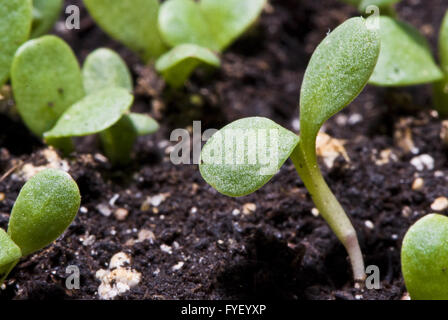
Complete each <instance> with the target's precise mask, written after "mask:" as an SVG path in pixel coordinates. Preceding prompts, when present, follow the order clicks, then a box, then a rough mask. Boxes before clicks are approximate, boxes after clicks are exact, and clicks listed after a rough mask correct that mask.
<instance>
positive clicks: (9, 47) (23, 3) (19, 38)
mask: <svg viewBox="0 0 448 320" xmlns="http://www.w3.org/2000/svg"><path fill="white" fill-rule="evenodd" d="M32 19H33V18H32V4H31V0H8V1H1V2H0V87H2V86H3V84H4V83H5V81H6V80H7V79H8V78H9V72H10V69H11V63H12V59H13V57H14V54H15V52H16V50H17V48H19V47H20V45H21V44H22V43H24V42H25V41H26V40H27V39H28V36H29V34H30V30H31V22H32Z"/></svg>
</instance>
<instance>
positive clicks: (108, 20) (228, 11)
mask: <svg viewBox="0 0 448 320" xmlns="http://www.w3.org/2000/svg"><path fill="white" fill-rule="evenodd" d="M265 3H266V0H245V1H240V0H226V1H221V0H201V1H200V2H195V1H193V0H168V1H165V2H164V3H163V4H162V5H160V4H159V1H158V0H132V1H121V2H120V3H119V4H117V5H116V6H115V5H114V6H113V7H112V6H110V4H109V1H107V0H86V1H85V4H86V6H87V8H88V10H89V12H90V14H91V15H92V17H93V18H94V19H95V20H96V21H97V22H98V24H99V25H100V26H101V27H102V28H103V29H104V30H105V31H106V32H108V33H109V34H110V35H111V36H112V37H113V38H115V39H117V40H118V41H121V42H122V43H124V44H125V45H126V46H128V47H129V48H131V49H132V50H134V51H136V52H137V53H138V54H139V55H140V56H141V57H142V58H143V59H144V60H145V61H147V62H148V61H150V60H152V59H156V58H158V61H157V62H156V65H155V67H156V69H157V71H158V72H160V73H161V74H162V75H163V77H164V78H165V80H166V81H167V82H168V83H169V84H170V85H171V86H173V87H179V86H181V85H182V84H183V83H184V82H185V80H186V79H187V78H188V77H189V76H190V74H191V73H192V72H193V70H194V69H195V68H196V67H197V66H198V65H200V64H202V65H204V64H206V65H210V66H212V67H219V65H220V61H219V58H218V57H217V56H216V54H215V53H214V52H221V51H223V50H224V49H225V48H227V47H228V46H229V45H230V44H231V43H232V42H233V41H235V39H237V38H238V37H239V36H241V34H243V33H244V32H245V31H246V30H247V29H248V28H249V27H250V26H251V25H252V24H253V23H254V22H255V21H256V19H257V18H258V16H259V15H260V13H261V10H262V9H263V6H264V5H265ZM170 48H171V49H170ZM167 50H169V51H168V52H167Z"/></svg>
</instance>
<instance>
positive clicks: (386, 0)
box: [343, 0, 448, 87]
mask: <svg viewBox="0 0 448 320" xmlns="http://www.w3.org/2000/svg"><path fill="white" fill-rule="evenodd" d="M343 1H344V2H346V3H349V4H352V5H354V6H357V7H358V9H359V10H360V12H362V13H366V14H372V13H373V11H369V12H365V11H366V9H367V8H368V7H369V6H372V5H373V6H377V7H379V9H380V12H379V14H381V13H382V11H385V9H386V8H387V7H388V6H392V5H393V4H395V3H397V2H399V0H343ZM386 12H387V10H386ZM378 24H379V33H380V37H381V53H380V57H379V59H378V64H377V66H376V68H375V71H374V72H373V75H372V77H371V79H370V80H369V83H371V84H373V85H377V86H387V87H394V86H409V85H419V84H424V83H431V82H436V81H439V80H441V79H442V78H443V74H442V71H441V70H440V68H439V67H438V66H437V64H436V62H435V61H434V58H433V56H432V53H431V49H430V46H429V44H428V41H427V40H426V39H425V37H424V36H422V35H421V34H420V32H419V31H418V30H417V29H416V28H414V27H413V26H411V25H410V24H408V23H405V22H402V21H399V20H398V19H396V18H394V17H389V16H387V15H381V16H380V17H379V20H378ZM444 41H445V42H448V39H444Z"/></svg>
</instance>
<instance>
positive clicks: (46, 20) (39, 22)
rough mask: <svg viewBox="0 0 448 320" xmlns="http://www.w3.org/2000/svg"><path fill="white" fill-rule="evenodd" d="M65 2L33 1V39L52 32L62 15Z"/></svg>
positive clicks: (51, 0)
mask: <svg viewBox="0 0 448 320" xmlns="http://www.w3.org/2000/svg"><path fill="white" fill-rule="evenodd" d="M62 3H63V0H33V26H32V31H31V38H37V37H40V36H41V35H43V34H45V33H47V32H48V31H50V30H51V28H52V27H53V25H54V23H55V22H56V20H57V19H58V17H59V14H60V13H61V9H62Z"/></svg>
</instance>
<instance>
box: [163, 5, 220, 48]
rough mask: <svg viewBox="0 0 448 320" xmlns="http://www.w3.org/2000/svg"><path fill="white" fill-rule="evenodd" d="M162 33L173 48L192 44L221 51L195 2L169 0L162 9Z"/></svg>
mask: <svg viewBox="0 0 448 320" xmlns="http://www.w3.org/2000/svg"><path fill="white" fill-rule="evenodd" d="M158 21H159V30H160V33H161V35H162V37H163V39H164V40H165V42H166V43H168V44H169V45H170V46H171V47H175V46H177V45H180V44H184V43H192V44H196V45H199V46H201V47H206V48H210V49H212V50H219V45H218V43H217V42H216V40H215V37H214V35H213V33H212V31H211V29H210V26H209V24H208V22H207V18H206V17H205V15H204V13H203V12H202V11H201V10H200V7H199V4H197V3H196V2H194V1H193V0H169V1H166V2H164V3H163V4H162V5H161V7H160V13H159V19H158Z"/></svg>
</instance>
